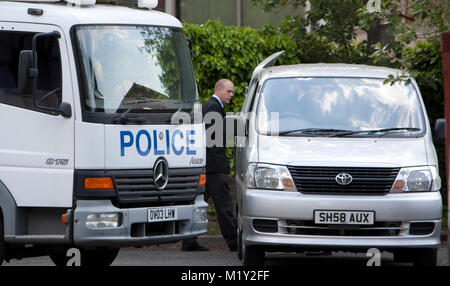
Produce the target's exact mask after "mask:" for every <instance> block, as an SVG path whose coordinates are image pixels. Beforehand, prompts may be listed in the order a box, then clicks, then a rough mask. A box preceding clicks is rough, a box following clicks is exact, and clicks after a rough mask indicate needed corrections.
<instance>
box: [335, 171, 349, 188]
mask: <svg viewBox="0 0 450 286" xmlns="http://www.w3.org/2000/svg"><path fill="white" fill-rule="evenodd" d="M335 180H336V183H338V184H339V185H342V186H346V185H348V184H350V183H351V182H352V181H353V177H352V176H351V175H350V174H347V173H340V174H337V176H336V178H335Z"/></svg>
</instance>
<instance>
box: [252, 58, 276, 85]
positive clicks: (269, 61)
mask: <svg viewBox="0 0 450 286" xmlns="http://www.w3.org/2000/svg"><path fill="white" fill-rule="evenodd" d="M284 52H285V51H279V52H276V53H274V54H272V55H270V56H268V57H267V58H265V59H264V60H263V61H262V62H261V63H260V64H259V65H258V66H256V68H255V70H254V71H253V74H252V78H251V80H250V83H251V82H252V81H253V79H254V78H255V76H256V75H257V74H258V73H259V72H260V71H261V70H262V69H264V68H268V67H273V66H274V65H275V62H276V61H277V58H278V57H279V56H281V55H282V54H284Z"/></svg>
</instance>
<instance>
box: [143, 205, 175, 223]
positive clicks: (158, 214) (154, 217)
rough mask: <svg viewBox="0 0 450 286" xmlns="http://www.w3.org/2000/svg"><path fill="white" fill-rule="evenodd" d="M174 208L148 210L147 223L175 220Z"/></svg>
mask: <svg viewBox="0 0 450 286" xmlns="http://www.w3.org/2000/svg"><path fill="white" fill-rule="evenodd" d="M177 219H178V213H177V209H176V208H149V209H148V222H155V221H171V220H177Z"/></svg>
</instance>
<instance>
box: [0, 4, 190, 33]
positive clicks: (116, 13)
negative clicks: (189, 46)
mask: <svg viewBox="0 0 450 286" xmlns="http://www.w3.org/2000/svg"><path fill="white" fill-rule="evenodd" d="M29 8H35V9H42V10H43V14H42V15H41V16H34V15H29V14H28V9H29ZM0 11H2V12H1V14H0V22H16V23H21V22H24V23H40V24H53V25H58V26H61V27H63V26H66V27H67V26H73V25H79V24H124V25H126V24H129V25H157V26H169V27H180V28H181V27H182V25H181V23H180V21H179V20H178V19H177V18H175V17H173V16H171V15H169V14H166V13H162V12H159V11H154V10H148V9H139V8H131V7H124V6H116V5H104V4H96V5H90V6H82V7H80V6H72V5H70V4H69V5H68V4H67V3H65V2H58V3H45V4H44V3H31V2H9V1H1V0H0Z"/></svg>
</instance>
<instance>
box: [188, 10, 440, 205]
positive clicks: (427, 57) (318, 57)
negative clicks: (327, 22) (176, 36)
mask: <svg viewBox="0 0 450 286" xmlns="http://www.w3.org/2000/svg"><path fill="white" fill-rule="evenodd" d="M302 21H304V19H303V18H301V17H288V18H287V19H286V21H285V22H284V23H283V24H282V25H281V26H280V27H279V28H274V27H272V26H264V27H263V28H261V29H259V30H255V29H252V28H250V27H235V26H224V25H223V24H222V23H221V22H219V21H209V22H207V23H206V24H204V25H194V24H187V23H186V24H184V29H185V34H186V37H188V38H190V39H191V40H192V42H193V52H194V58H193V65H194V71H195V76H196V80H197V85H198V90H199V96H200V102H204V101H206V100H207V99H208V98H209V97H211V95H212V94H213V93H214V85H215V83H216V81H217V80H218V79H220V78H229V79H230V80H232V81H233V82H234V84H235V93H234V97H233V100H232V102H231V104H229V105H227V106H226V108H225V110H226V111H227V112H238V111H239V110H240V109H241V106H242V103H243V101H244V88H245V87H246V86H247V85H248V81H249V80H250V78H251V75H252V72H253V70H254V68H255V67H256V65H257V64H258V63H259V62H260V61H262V60H263V59H264V58H266V57H267V56H269V55H271V54H272V53H274V52H277V51H280V50H286V53H285V54H284V55H283V56H281V57H280V58H279V59H278V60H279V64H283V65H284V64H295V63H300V62H302V63H314V62H326V63H339V62H340V63H360V64H369V65H384V66H389V67H393V68H400V67H402V66H403V65H404V63H405V62H406V63H408V65H409V67H408V70H409V72H410V73H411V74H412V75H413V76H414V77H415V79H416V81H417V83H418V84H419V87H420V90H421V93H422V97H423V99H424V102H425V106H426V108H427V112H428V116H429V118H430V121H431V124H432V126H433V124H434V121H435V120H436V119H437V118H441V117H443V112H444V99H443V77H442V60H441V52H440V45H439V41H436V40H430V41H423V42H418V43H417V44H416V45H415V46H413V47H410V46H407V45H397V49H396V51H395V54H396V55H395V57H394V58H386V57H385V55H386V53H385V54H383V52H381V53H379V52H380V51H377V50H376V49H374V48H373V47H370V46H368V45H367V43H366V42H362V43H359V42H357V41H356V42H352V43H349V44H348V45H346V46H345V47H344V46H342V45H336V44H333V43H331V42H330V41H329V39H327V38H326V37H324V36H323V35H321V34H318V33H314V32H313V33H306V31H305V30H302V29H296V28H297V27H299V26H302V25H303V24H302V23H301V22H302ZM398 58H400V59H401V63H400V62H399V61H398ZM393 59H397V60H393ZM436 149H437V151H438V156H439V162H440V173H441V178H442V179H443V184H442V194H443V197H444V200H445V198H446V195H445V194H446V193H445V192H446V184H445V167H444V166H445V155H444V144H443V143H440V142H436ZM227 155H228V157H229V158H230V161H231V162H230V163H231V167H232V169H233V166H234V148H228V149H227ZM231 175H233V173H232V174H231Z"/></svg>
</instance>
